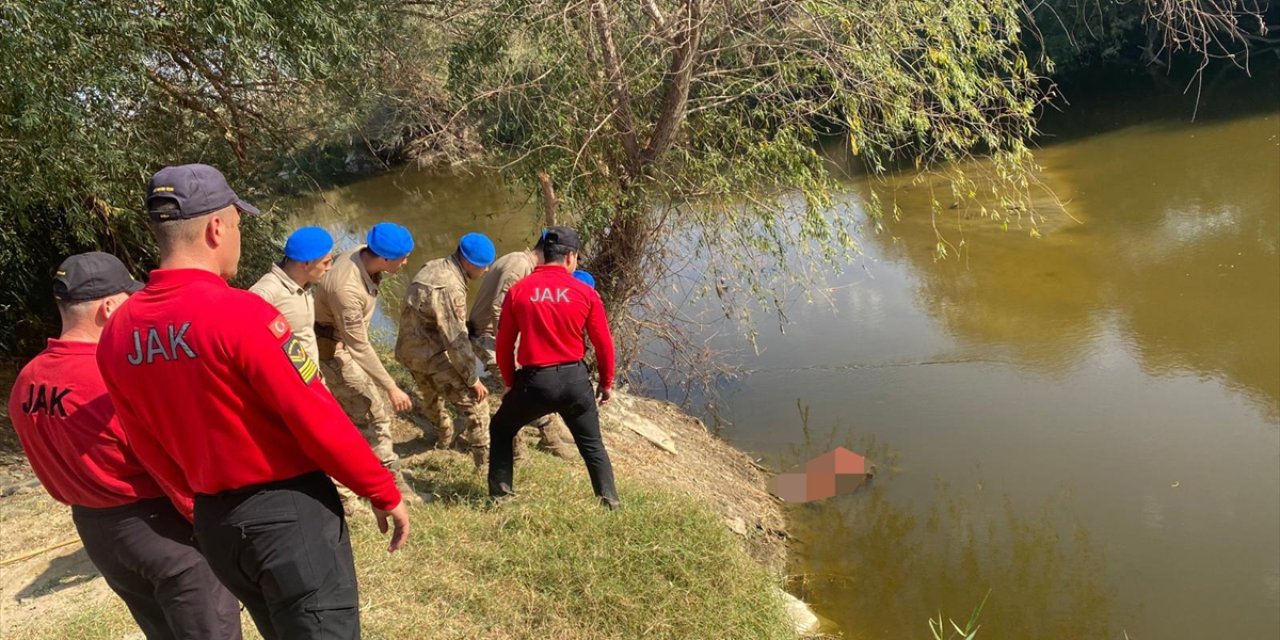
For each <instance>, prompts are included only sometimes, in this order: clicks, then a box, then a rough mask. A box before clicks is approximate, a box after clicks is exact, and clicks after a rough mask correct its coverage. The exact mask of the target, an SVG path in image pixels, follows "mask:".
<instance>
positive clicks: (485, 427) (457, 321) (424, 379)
mask: <svg viewBox="0 0 1280 640" xmlns="http://www.w3.org/2000/svg"><path fill="white" fill-rule="evenodd" d="M466 318H467V276H466V273H465V272H464V271H463V269H462V265H461V264H460V263H459V262H458V259H457V258H456V257H454V256H450V257H448V258H440V259H438V260H432V261H431V262H428V263H427V264H425V265H423V267H422V269H420V270H419V271H418V273H417V274H416V275H415V276H414V277H413V282H411V283H409V290H408V292H407V293H406V294H405V297H404V304H403V306H402V307H401V311H400V333H399V336H398V337H397V338H396V360H398V361H400V363H401V364H403V365H404V366H406V367H408V369H409V370H410V371H411V372H413V377H414V379H415V380H416V381H417V382H418V388H419V390H420V391H422V397H423V398H424V399H425V400H426V405H427V411H426V412H427V417H428V418H430V419H431V421H432V422H433V423H434V424H435V427H436V447H437V448H441V449H444V448H448V447H450V446H452V444H453V435H454V430H453V419H452V418H451V417H450V416H449V410H448V409H447V408H446V407H445V402H446V401H448V402H449V403H450V404H453V405H454V406H455V407H457V408H458V411H459V412H460V413H462V415H463V417H464V418H465V419H466V421H467V430H466V432H465V433H464V434H463V437H464V438H465V439H466V441H467V444H468V445H470V448H471V451H472V455H473V456H474V458H475V461H476V464H477V465H483V464H484V463H485V462H486V461H487V460H488V452H489V402H488V401H487V400H483V401H477V400H476V397H475V395H474V394H473V393H472V390H471V388H472V387H473V386H475V384H476V383H477V382H479V378H477V376H476V356H475V352H474V351H472V350H471V341H470V340H469V339H468V338H467V323H466Z"/></svg>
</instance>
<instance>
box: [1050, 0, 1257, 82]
mask: <svg viewBox="0 0 1280 640" xmlns="http://www.w3.org/2000/svg"><path fill="white" fill-rule="evenodd" d="M1268 10H1269V7H1268V3H1267V2H1264V1H1263V0H1044V1H1041V2H1036V3H1028V11H1027V23H1028V25H1029V26H1030V27H1031V28H1032V29H1034V30H1035V31H1036V32H1037V34H1038V37H1037V38H1036V39H1034V40H1033V41H1032V43H1033V44H1037V45H1038V46H1037V49H1038V50H1039V55H1040V60H1041V62H1042V64H1043V65H1044V66H1045V68H1046V70H1049V71H1052V70H1054V69H1058V70H1061V71H1062V72H1064V73H1067V74H1070V73H1078V72H1081V71H1084V70H1086V69H1088V68H1089V67H1091V66H1096V65H1099V64H1115V63H1121V64H1124V63H1128V64H1138V65H1144V66H1153V67H1154V68H1156V69H1158V70H1162V71H1168V70H1169V68H1170V67H1171V66H1172V65H1173V64H1174V63H1175V62H1177V61H1179V59H1180V58H1186V59H1188V60H1190V61H1191V62H1192V63H1193V64H1195V69H1196V71H1197V73H1198V72H1199V71H1203V70H1204V69H1205V67H1206V66H1208V65H1209V64H1210V63H1211V62H1213V61H1223V62H1226V63H1228V64H1233V65H1237V66H1240V67H1242V68H1245V69H1247V68H1248V63H1249V58H1250V55H1251V53H1252V52H1253V51H1256V50H1258V49H1264V48H1267V47H1271V48H1275V46H1276V42H1275V41H1274V40H1272V39H1268V38H1267V35H1268V32H1269V31H1270V29H1271V28H1274V26H1275V25H1272V26H1271V27H1268V25H1267V19H1268ZM1272 13H1273V15H1271V16H1270V18H1271V20H1273V21H1274V20H1275V15H1274V12H1272Z"/></svg>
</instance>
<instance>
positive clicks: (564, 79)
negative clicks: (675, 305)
mask: <svg viewBox="0 0 1280 640" xmlns="http://www.w3.org/2000/svg"><path fill="white" fill-rule="evenodd" d="M430 11H434V12H437V13H432V14H431V15H435V16H440V15H448V16H449V19H448V20H439V19H438V18H437V19H438V20H439V25H440V28H441V29H443V30H446V31H447V32H448V37H449V38H450V42H451V43H452V46H451V49H450V56H449V64H450V68H449V85H448V86H449V88H450V90H451V91H452V92H453V93H454V95H455V97H456V99H457V100H458V101H459V102H461V103H462V104H464V105H465V106H464V109H465V111H464V114H465V117H467V118H470V119H472V120H473V121H475V122H478V123H479V126H480V131H481V137H482V140H483V142H484V143H485V145H486V147H487V148H488V149H489V151H490V152H492V154H493V155H492V156H491V157H492V158H493V159H494V161H495V165H497V166H500V167H501V168H502V169H503V170H504V171H506V172H507V173H509V174H512V175H513V176H514V177H516V178H517V179H520V180H523V181H524V183H525V184H528V185H530V187H531V188H532V187H533V185H534V184H535V182H534V180H533V179H532V177H533V175H534V174H535V173H536V172H538V171H546V172H547V173H549V174H550V175H551V176H552V178H553V179H554V181H555V184H556V189H557V194H558V196H559V198H560V200H561V210H562V211H564V212H566V213H567V214H568V216H569V217H570V218H571V221H572V222H573V223H575V224H577V225H578V226H580V227H582V228H583V229H584V230H585V231H586V236H587V238H589V242H590V246H589V247H588V252H587V253H588V254H589V255H590V268H591V269H592V270H593V271H594V272H595V273H596V275H597V282H598V283H600V287H601V292H602V295H603V296H604V297H605V300H606V302H607V303H608V304H609V305H610V306H611V308H612V309H613V312H614V316H615V318H617V322H618V323H619V325H620V328H622V329H623V333H624V334H627V335H631V336H632V337H636V336H638V335H639V334H641V333H644V331H645V327H648V328H649V329H651V330H652V329H656V328H657V327H659V326H669V324H670V322H669V320H670V318H668V317H660V318H654V317H653V316H654V313H655V310H653V309H649V314H648V317H646V313H645V310H644V309H642V308H640V307H636V306H634V304H633V303H635V302H637V301H639V300H646V299H647V300H650V301H651V300H652V298H651V297H649V296H647V295H646V294H648V293H650V292H651V291H652V290H653V288H654V287H655V286H657V285H658V284H660V283H664V282H666V279H665V278H666V277H667V276H669V275H671V274H672V273H673V272H674V271H676V270H678V269H679V268H680V266H681V265H683V264H686V263H687V262H688V261H689V260H691V259H696V260H698V261H699V263H700V264H699V267H700V269H699V271H700V272H701V273H704V274H705V275H706V280H704V284H707V285H709V284H710V283H715V284H721V281H722V280H723V285H722V286H721V287H720V289H719V291H718V292H719V293H724V292H729V294H730V295H732V294H733V293H734V292H736V291H738V290H743V291H746V292H750V294H751V297H752V298H755V299H757V300H760V301H763V302H764V303H765V304H767V305H773V306H774V307H775V308H777V309H778V310H779V313H780V312H781V303H780V298H781V295H780V293H779V288H778V287H777V285H778V279H779V278H783V279H786V278H791V279H793V280H801V281H804V280H805V279H806V277H807V275H808V274H807V273H806V272H804V271H803V267H804V265H814V264H824V263H825V264H826V265H838V264H841V263H842V262H843V258H844V257H845V256H846V255H847V253H848V252H850V251H853V250H855V249H856V242H855V237H854V234H853V229H852V225H853V222H854V220H853V218H852V216H848V215H845V214H843V213H842V209H841V208H838V207H832V206H831V205H832V201H833V200H832V197H833V193H835V191H836V188H837V185H836V183H835V181H834V179H833V178H832V177H831V175H830V173H829V172H828V171H827V169H826V167H825V166H824V160H823V157H822V155H821V153H820V152H819V149H818V148H817V142H818V141H819V138H820V136H821V135H822V134H823V133H830V134H838V135H844V136H847V138H846V139H847V143H848V144H849V145H850V147H851V148H852V150H853V151H854V152H855V153H856V154H858V155H859V157H861V158H862V159H863V161H864V162H865V164H866V166H867V168H868V170H870V171H871V172H875V173H878V172H885V171H887V170H889V169H890V168H893V167H896V166H901V165H906V166H915V167H918V168H921V169H933V168H939V167H953V168H954V167H958V166H961V165H962V163H963V161H964V160H966V159H968V158H971V157H973V156H974V155H975V154H984V155H987V156H990V157H991V158H993V159H994V160H995V162H994V164H993V165H991V166H992V167H994V168H993V170H991V171H989V172H982V173H981V175H979V174H978V173H973V172H971V173H970V174H968V177H966V178H962V179H961V180H960V181H958V182H957V183H956V188H957V189H958V191H959V192H960V193H961V194H965V195H972V194H974V193H976V192H977V190H979V189H982V190H987V191H990V192H992V193H995V194H997V200H996V201H1007V200H1009V199H1010V198H1015V199H1016V198H1018V197H1019V195H1018V194H1019V193H1020V192H1025V189H1026V188H1027V185H1028V178H1027V173H1026V169H1027V168H1028V163H1029V154H1028V151H1027V148H1026V146H1025V141H1026V140H1027V139H1028V137H1030V136H1031V135H1032V133H1033V110H1034V108H1035V107H1036V105H1037V104H1038V103H1039V102H1040V101H1041V100H1042V99H1043V93H1042V87H1041V85H1040V79H1039V78H1037V77H1036V75H1035V74H1034V73H1033V71H1032V70H1031V69H1030V68H1029V66H1028V63H1027V59H1026V57H1025V56H1024V54H1023V50H1022V46H1023V42H1022V26H1021V23H1020V17H1021V15H1022V5H1021V4H1020V3H1019V2H1017V1H1016V0H991V1H985V0H954V1H953V0H906V1H892V2H884V1H880V0H875V1H871V0H770V1H767V2H759V1H756V0H640V1H638V2H614V1H613V0H486V1H484V2H479V3H477V2H471V1H460V2H453V3H450V2H448V1H444V2H440V3H434V4H432V5H431V6H430ZM950 201H951V200H950V199H948V200H947V202H950ZM881 211H884V212H892V211H893V207H892V204H891V203H887V204H885V205H884V206H882V207H881V206H877V208H876V212H875V213H876V214H877V215H879V213H880V212H881ZM1016 211H1017V208H1016V207H1012V208H1005V207H993V208H991V209H988V210H986V211H985V212H986V213H987V214H988V215H991V216H996V217H1009V216H1016V215H1018V214H1017V213H1016ZM691 256H692V258H691ZM707 289H708V290H709V286H708V287H707ZM739 307H740V306H739ZM675 311H676V310H675V309H672V308H666V309H663V310H659V311H657V312H656V313H657V314H658V315H664V314H667V313H671V312H675ZM622 312H625V313H622ZM735 313H737V311H735ZM649 320H656V322H649ZM628 327H629V328H630V331H628V330H627V328H628ZM653 333H654V332H653V331H650V332H649V335H647V336H645V338H646V339H647V338H652V337H654V336H653ZM672 341H673V342H676V341H677V340H675V339H673V340H672ZM643 342H644V339H635V340H631V341H630V346H631V347H632V351H631V353H632V354H634V349H635V347H636V346H637V345H639V344H641V343H643Z"/></svg>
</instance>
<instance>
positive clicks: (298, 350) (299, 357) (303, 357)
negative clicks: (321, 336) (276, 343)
mask: <svg viewBox="0 0 1280 640" xmlns="http://www.w3.org/2000/svg"><path fill="white" fill-rule="evenodd" d="M280 348H282V349H284V353H285V355H287V356H289V362H290V363H292V364H293V368H294V369H296V370H297V371H298V375H299V376H302V382H303V383H305V384H311V381H312V380H315V379H316V376H318V375H320V365H317V364H316V363H315V361H314V360H312V359H311V356H308V355H307V350H306V349H304V348H303V347H302V341H301V340H299V339H298V338H297V336H292V335H291V336H289V339H288V340H285V341H284V344H282V345H280Z"/></svg>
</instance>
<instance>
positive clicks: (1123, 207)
mask: <svg viewBox="0 0 1280 640" xmlns="http://www.w3.org/2000/svg"><path fill="white" fill-rule="evenodd" d="M1275 120H1276V116H1275V115H1274V114H1273V115H1272V116H1271V117H1270V119H1269V120H1268V119H1267V118H1265V117H1255V118H1250V119H1244V120H1238V121H1234V122H1225V123H1221V124H1217V125H1214V126H1208V127H1197V128H1194V129H1189V128H1185V127H1174V126H1150V127H1137V128H1131V129H1125V130H1121V131H1118V132H1114V133H1111V134H1108V135H1106V136H1099V137H1095V138H1087V139H1083V140H1079V141H1076V142H1072V143H1067V144H1063V145H1060V146H1058V147H1053V148H1049V149H1046V150H1044V151H1042V152H1041V153H1040V160H1041V162H1043V163H1044V164H1045V165H1046V166H1047V167H1049V170H1048V171H1047V172H1046V174H1045V176H1044V178H1045V181H1046V182H1047V183H1048V184H1049V186H1051V187H1052V188H1053V189H1054V190H1055V191H1056V192H1057V193H1058V195H1059V196H1061V197H1062V198H1064V199H1065V200H1068V201H1069V203H1070V205H1069V208H1070V211H1071V212H1072V213H1073V214H1074V215H1076V216H1080V217H1082V219H1083V222H1084V224H1082V225H1075V224H1069V225H1066V226H1064V227H1063V228H1060V229H1056V230H1042V231H1043V234H1044V237H1043V238H1041V239H1040V240H1035V241H1033V240H1029V239H1027V236H1026V235H1025V234H1024V233H1019V232H1010V233H1003V232H1000V231H998V230H993V229H991V228H990V225H984V224H982V223H980V222H978V220H979V218H978V217H976V216H975V217H973V218H966V213H965V211H964V210H963V209H958V210H948V211H944V212H943V213H942V214H941V215H940V218H939V225H940V227H941V228H942V231H943V233H944V235H946V236H947V239H948V240H949V241H950V242H952V243H953V244H955V245H958V243H959V241H960V240H961V239H963V240H965V244H964V247H963V251H962V252H961V254H960V255H959V256H958V257H954V258H952V259H948V260H943V261H938V260H936V253H935V245H936V242H937V236H936V233H935V230H934V226H933V224H932V222H931V221H930V220H929V216H928V213H927V212H928V210H929V199H930V198H931V197H932V196H933V194H935V193H937V192H938V191H939V189H938V188H935V189H933V190H931V189H929V186H928V185H927V184H924V185H920V184H916V185H912V184H908V183H905V182H904V183H901V184H896V185H893V184H891V185H889V186H888V187H885V188H884V189H883V191H881V193H880V197H881V199H882V200H885V201H896V202H897V203H898V206H900V207H901V208H902V209H903V211H904V214H903V217H902V221H901V222H895V223H890V225H889V228H888V231H889V233H885V234H881V235H878V236H875V237H874V239H873V241H874V242H877V243H879V244H881V245H882V247H883V248H884V251H885V252H886V254H887V255H889V256H891V257H894V258H897V259H900V260H904V261H906V262H908V263H909V264H911V265H912V266H913V267H914V268H913V272H914V273H915V274H916V275H917V277H918V278H919V283H920V285H919V290H918V296H919V298H920V301H921V306H922V307H923V308H924V309H925V310H926V311H927V312H928V313H930V314H931V315H932V316H933V317H934V318H935V319H937V320H938V321H940V322H941V323H942V324H943V325H944V326H945V327H946V328H947V329H948V330H949V331H950V332H951V334H952V335H953V336H955V337H957V338H959V339H961V340H963V341H965V342H967V343H970V344H971V345H972V346H975V347H979V348H982V349H983V350H984V351H988V352H990V351H995V352H996V353H1001V352H1006V355H1008V356H1010V357H1012V358H1014V359H1016V360H1017V361H1019V362H1020V363H1021V364H1022V365H1024V366H1027V367H1031V368H1035V369H1038V370H1042V371H1051V372H1061V371H1065V370H1067V369H1070V368H1071V367H1072V366H1073V365H1074V364H1075V363H1077V362H1078V361H1080V360H1081V359H1082V358H1084V357H1087V356H1088V354H1089V352H1090V350H1091V349H1093V348H1095V346H1094V345H1095V344H1096V343H1097V339H1098V337H1099V336H1101V335H1103V334H1104V332H1105V330H1106V328H1107V327H1106V326H1105V325H1106V324H1107V323H1109V322H1116V323H1118V326H1119V328H1120V331H1121V333H1122V334H1123V337H1124V339H1125V341H1126V342H1128V343H1130V344H1131V345H1132V346H1133V348H1134V350H1135V351H1136V353H1137V355H1138V357H1139V358H1140V360H1141V363H1142V365H1143V366H1144V367H1145V368H1146V369H1147V370H1148V371H1150V372H1151V373H1153V374H1157V375H1159V374H1171V373H1176V372H1179V371H1185V370H1190V371H1194V372H1196V373H1198V374H1200V375H1203V376H1212V377H1217V378H1221V379H1223V380H1224V381H1225V382H1226V383H1227V384H1228V385H1230V386H1232V387H1233V388H1236V389H1239V390H1241V391H1242V392H1244V393H1245V394H1246V395H1247V396H1248V397H1250V398H1251V399H1252V400H1253V401H1254V402H1256V403H1257V404H1259V405H1261V406H1262V408H1263V410H1264V412H1265V413H1266V415H1267V417H1268V419H1270V420H1276V419H1277V418H1280V377H1278V376H1280V331H1277V327H1278V326H1280V252H1278V249H1277V239H1278V238H1280V188H1277V178H1276V176H1277V175H1280V154H1277V148H1276V147H1277V141H1276V124H1275ZM934 186H935V187H937V186H938V185H934ZM877 189H878V190H879V188H877ZM959 228H962V229H963V232H961V231H958V230H957V229H959Z"/></svg>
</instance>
